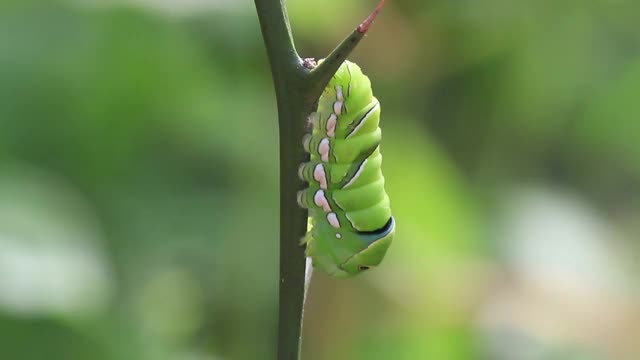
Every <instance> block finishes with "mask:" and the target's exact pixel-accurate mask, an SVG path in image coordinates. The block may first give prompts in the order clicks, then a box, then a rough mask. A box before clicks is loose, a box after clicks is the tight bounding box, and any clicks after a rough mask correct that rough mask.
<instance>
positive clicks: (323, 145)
mask: <svg viewBox="0 0 640 360" xmlns="http://www.w3.org/2000/svg"><path fill="white" fill-rule="evenodd" d="M330 150H331V149H330V146H329V139H327V138H324V139H322V140H320V144H319V145H318V154H320V159H321V160H322V161H324V162H329V151H330Z"/></svg>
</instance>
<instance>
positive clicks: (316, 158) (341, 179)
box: [298, 61, 395, 277]
mask: <svg viewBox="0 0 640 360" xmlns="http://www.w3.org/2000/svg"><path fill="white" fill-rule="evenodd" d="M379 121H380V103H379V101H378V100H377V99H376V98H375V97H374V96H373V93H372V91H371V83H370V81H369V78H367V77H366V76H365V75H364V74H363V73H362V71H361V69H360V67H358V65H356V64H354V63H352V62H349V61H345V62H344V63H343V64H342V66H341V67H340V68H339V70H338V71H337V72H336V74H335V75H334V76H333V78H332V79H331V81H330V82H329V84H328V85H327V87H326V88H325V90H324V92H323V93H322V96H321V97H320V99H319V101H318V108H317V111H316V112H315V113H313V114H311V115H310V116H309V123H310V124H311V125H312V131H311V134H307V135H306V136H305V138H304V139H303V146H304V149H305V150H306V151H307V152H308V153H309V154H310V161H309V162H307V163H304V164H301V165H300V168H299V171H298V175H299V176H300V178H301V179H302V180H304V181H306V182H307V183H308V187H307V188H305V189H304V190H302V191H300V192H299V193H298V202H299V204H300V206H302V207H304V208H307V209H309V218H310V223H311V228H310V230H309V231H308V233H307V234H306V235H305V238H304V240H303V241H304V242H305V243H306V244H307V256H309V257H311V258H312V260H313V265H314V267H316V268H320V269H322V270H324V271H325V272H327V273H328V274H330V275H333V276H337V277H349V276H352V275H355V274H358V273H360V272H362V271H364V270H367V269H369V268H371V267H374V266H377V265H378V264H379V263H380V262H381V261H382V259H383V257H384V255H385V253H386V251H387V249H388V248H389V245H390V244H391V241H392V239H393V235H394V233H395V220H394V219H393V217H392V215H391V208H390V205H389V197H388V196H387V193H386V192H385V190H384V177H383V176H382V171H381V164H382V155H381V154H380V141H381V140H382V132H381V130H380V128H379V126H378V125H379Z"/></svg>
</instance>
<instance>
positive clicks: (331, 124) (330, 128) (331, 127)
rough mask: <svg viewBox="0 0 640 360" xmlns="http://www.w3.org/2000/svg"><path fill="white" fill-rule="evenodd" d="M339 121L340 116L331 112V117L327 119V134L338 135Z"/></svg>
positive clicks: (330, 135)
mask: <svg viewBox="0 0 640 360" xmlns="http://www.w3.org/2000/svg"><path fill="white" fill-rule="evenodd" d="M337 122H338V117H337V116H336V114H331V116H329V119H328V120H327V135H328V136H329V137H335V136H336V123H337Z"/></svg>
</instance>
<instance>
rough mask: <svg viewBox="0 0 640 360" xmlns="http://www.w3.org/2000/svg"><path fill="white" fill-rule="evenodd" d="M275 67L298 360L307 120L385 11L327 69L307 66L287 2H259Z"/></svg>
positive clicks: (283, 314)
mask: <svg viewBox="0 0 640 360" xmlns="http://www.w3.org/2000/svg"><path fill="white" fill-rule="evenodd" d="M254 1H255V4H256V10H257V12H258V18H259V20H260V28H261V30H262V35H263V38H264V42H265V46H266V49H267V56H268V58H269V63H270V64H271V74H272V76H273V82H274V87H275V92H276V98H277V104H278V128H279V136H280V139H279V140H280V278H279V280H280V281H279V284H280V291H279V296H280V305H279V313H278V321H279V322H278V360H298V359H299V358H300V344H301V341H300V340H301V332H302V313H303V306H304V296H305V255H304V247H303V246H301V245H300V240H301V239H302V237H303V236H304V234H305V233H306V231H307V211H306V210H305V209H303V208H301V207H299V206H298V204H297V202H296V194H297V192H298V190H301V189H302V188H303V185H304V184H303V182H302V181H301V180H300V179H299V178H298V175H297V170H298V166H299V165H300V164H301V163H303V162H305V161H308V157H309V155H308V154H306V153H305V152H304V150H303V147H302V142H301V141H302V137H303V136H304V134H305V132H306V131H307V130H306V118H307V116H308V115H309V114H310V113H311V112H312V111H314V106H315V103H316V101H317V100H318V98H319V97H320V94H321V93H322V90H323V89H324V87H325V86H326V85H327V83H328V82H329V80H330V79H331V77H332V76H333V74H335V72H336V71H337V69H338V67H340V65H341V64H342V63H343V62H344V60H345V59H346V58H347V56H348V55H349V54H350V53H351V51H353V49H354V48H355V46H356V45H357V43H358V42H359V41H360V39H361V38H362V37H363V36H364V34H365V33H366V32H367V30H368V28H369V25H370V24H371V22H373V20H374V19H375V16H376V15H377V13H378V12H379V11H380V8H381V5H382V4H383V3H384V0H382V2H381V5H379V6H378V8H376V10H375V11H374V12H373V13H372V15H370V16H369V17H368V18H367V19H366V20H365V21H364V22H363V23H362V24H361V25H360V26H358V28H357V29H356V30H355V31H354V32H353V33H352V34H351V35H349V36H348V37H347V38H346V39H345V40H344V41H343V42H342V43H341V44H340V45H338V47H337V48H336V50H334V51H333V52H332V53H331V55H330V56H329V57H328V58H327V60H325V61H324V62H323V63H322V65H321V66H318V67H317V68H316V69H314V70H313V71H311V70H309V69H307V68H305V67H304V66H303V62H302V59H301V58H300V56H298V53H297V51H296V49H295V44H294V41H293V37H292V34H291V27H290V25H289V18H288V15H287V8H286V0H254Z"/></svg>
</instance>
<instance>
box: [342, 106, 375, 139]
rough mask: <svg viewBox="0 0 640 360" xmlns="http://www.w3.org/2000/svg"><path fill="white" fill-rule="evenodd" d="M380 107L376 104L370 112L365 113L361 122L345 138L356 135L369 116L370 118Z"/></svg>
mask: <svg viewBox="0 0 640 360" xmlns="http://www.w3.org/2000/svg"><path fill="white" fill-rule="evenodd" d="M378 107H380V102H377V103H376V104H375V105H374V106H373V107H372V108H371V110H369V111H368V112H367V114H366V115H365V116H364V118H362V120H361V121H360V123H359V124H358V125H357V126H356V127H355V128H354V129H353V130H351V134H349V135H347V137H351V136H352V135H354V134H356V133H357V132H358V130H359V129H360V128H361V127H362V126H363V125H364V124H365V123H366V122H367V120H368V119H369V116H371V114H373V113H374V111H375V110H376V108H378Z"/></svg>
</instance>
